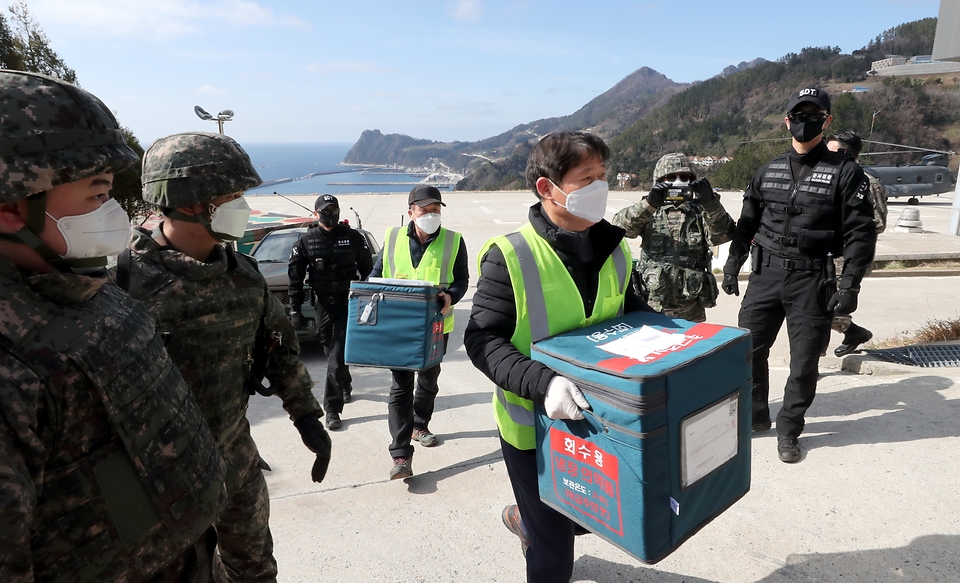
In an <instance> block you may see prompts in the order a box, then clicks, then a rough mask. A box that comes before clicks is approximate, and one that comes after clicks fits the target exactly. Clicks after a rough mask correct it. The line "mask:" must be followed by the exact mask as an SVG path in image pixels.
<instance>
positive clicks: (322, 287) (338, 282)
mask: <svg viewBox="0 0 960 583" xmlns="http://www.w3.org/2000/svg"><path fill="white" fill-rule="evenodd" d="M372 268H373V257H372V256H371V255H370V249H369V248H368V247H367V239H366V238H365V237H364V236H363V234H361V233H360V232H359V231H356V230H354V229H352V228H350V227H349V226H347V225H343V224H338V225H336V226H335V227H333V228H332V229H331V230H329V231H327V230H326V229H323V228H321V227H320V226H318V225H317V224H316V223H314V224H313V225H312V226H311V227H310V228H309V229H308V230H307V232H306V233H304V234H302V235H300V238H299V239H297V242H296V243H295V244H294V245H293V248H292V249H291V250H290V265H289V267H288V268H287V275H288V276H289V278H290V287H289V290H288V293H289V296H290V308H291V310H293V311H294V312H297V311H299V310H300V306H301V304H303V301H304V294H303V279H304V277H306V275H307V273H308V272H309V274H310V287H311V288H312V289H313V292H314V294H316V296H317V297H318V298H319V299H321V300H322V303H323V304H324V305H325V306H326V307H328V308H334V307H338V306H340V305H342V306H343V307H346V305H347V293H348V292H349V291H350V282H351V281H354V280H363V279H366V278H367V275H369V274H370V270H371V269H372Z"/></svg>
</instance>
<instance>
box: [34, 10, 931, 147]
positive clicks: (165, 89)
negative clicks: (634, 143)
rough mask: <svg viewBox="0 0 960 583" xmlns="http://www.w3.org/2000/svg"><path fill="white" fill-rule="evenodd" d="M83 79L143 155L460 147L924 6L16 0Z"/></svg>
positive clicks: (897, 20) (849, 41)
mask: <svg viewBox="0 0 960 583" xmlns="http://www.w3.org/2000/svg"><path fill="white" fill-rule="evenodd" d="M28 6H29V8H30V10H31V12H32V13H33V15H34V17H35V18H36V19H37V20H38V22H39V23H40V26H41V27H42V28H43V30H44V31H45V32H46V33H47V36H48V37H49V38H50V40H51V42H52V44H53V47H54V48H55V49H56V50H57V52H58V53H59V54H60V56H61V57H62V58H63V59H64V60H65V61H66V62H67V64H68V65H69V66H71V67H73V68H74V69H75V70H76V71H77V75H78V77H79V81H80V84H81V86H83V87H84V88H85V89H87V90H89V91H91V92H93V93H94V94H96V95H97V96H99V97H100V98H101V99H103V100H104V102H106V104H107V105H108V106H109V107H110V108H111V109H113V110H114V111H115V112H116V113H117V116H118V118H119V119H120V121H121V123H123V124H124V125H126V126H128V127H130V128H131V129H133V131H134V132H135V133H136V134H137V136H138V137H139V138H140V140H141V142H143V143H144V146H146V145H148V144H149V143H150V142H151V141H152V140H154V139H156V138H159V137H162V136H164V135H168V134H171V133H176V132H181V131H190V130H206V131H216V125H215V124H214V123H212V122H204V121H201V120H200V119H198V118H197V117H196V116H195V115H194V113H193V107H194V106H195V105H200V106H202V107H203V108H205V109H206V110H208V111H210V112H211V113H214V114H216V113H217V112H218V111H220V110H223V109H232V110H234V111H235V112H236V116H235V118H234V121H231V122H228V123H227V124H226V131H227V133H228V134H230V135H231V136H233V137H234V138H236V139H237V140H238V141H240V143H241V144H243V143H254V142H260V143H262V142H349V143H352V142H354V141H356V139H357V138H358V137H359V136H360V133H361V132H362V131H363V130H365V129H379V130H380V131H382V132H384V133H402V134H408V135H412V136H414V137H418V138H427V139H431V140H443V141H450V140H463V141H472V140H478V139H482V138H486V137H490V136H493V135H496V134H499V133H500V132H503V131H505V130H507V129H509V128H511V127H513V126H515V125H517V124H521V123H526V122H530V121H534V120H536V119H540V118H544V117H552V116H559V115H566V114H570V113H573V112H574V111H576V110H577V109H579V108H580V107H581V106H582V105H584V104H585V103H587V102H588V101H590V100H591V99H593V98H594V97H596V96H597V95H599V94H601V93H603V92H604V91H606V90H607V89H609V88H610V87H612V86H613V85H614V84H616V83H617V82H618V81H620V80H621V79H622V78H624V77H625V76H627V75H629V74H630V73H632V72H633V71H635V70H637V69H639V68H640V67H644V66H647V67H650V68H653V69H656V70H657V71H660V72H661V73H663V74H664V75H666V76H667V77H669V78H670V79H673V80H674V81H678V82H690V81H696V80H702V79H707V78H709V77H712V76H714V75H716V74H717V73H719V72H720V70H722V69H723V67H725V66H727V65H730V64H736V63H739V62H741V61H749V60H751V59H754V58H756V57H764V58H767V59H776V58H778V57H780V56H782V55H784V54H786V53H788V52H799V51H800V49H801V48H803V47H805V46H825V45H830V46H840V48H841V49H842V50H843V52H845V53H848V52H850V51H852V50H855V49H858V48H860V47H862V46H864V45H865V44H867V43H868V42H869V41H870V39H872V38H874V37H875V36H876V35H877V34H879V33H880V32H882V31H884V30H886V29H888V28H891V27H893V26H896V25H898V24H901V23H904V22H909V21H912V20H917V19H920V18H926V17H930V16H936V15H937V12H938V10H939V1H938V0H848V1H845V2H832V3H819V4H818V3H811V2H802V3H794V4H787V3H780V2H772V1H770V0H738V1H735V2H734V1H727V2H724V1H719V0H718V1H715V2H703V1H689V2H681V1H677V0H675V1H673V2H668V1H658V0H652V1H644V0H636V1H603V0H595V1H593V2H588V1H586V0H580V1H568V0H549V1H546V0H543V1H542V0H502V1H499V2H497V1H493V0H420V1H418V2H397V1H392V2H387V1H369V2H367V1H355V2H349V1H348V2H344V1H338V2H329V1H326V0H316V1H298V0H289V1H284V2H280V1H272V0H28Z"/></svg>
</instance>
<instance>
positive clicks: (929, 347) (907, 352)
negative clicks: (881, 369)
mask: <svg viewBox="0 0 960 583" xmlns="http://www.w3.org/2000/svg"><path fill="white" fill-rule="evenodd" d="M864 352H865V353H867V354H869V355H871V356H874V357H876V358H877V359H879V360H882V361H884V362H892V363H895V364H906V365H910V366H919V367H923V368H943V367H948V366H960V345H958V344H921V345H917V346H901V347H898V348H884V349H881V350H864Z"/></svg>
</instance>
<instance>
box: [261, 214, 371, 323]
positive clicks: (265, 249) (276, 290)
mask: <svg viewBox="0 0 960 583" xmlns="http://www.w3.org/2000/svg"><path fill="white" fill-rule="evenodd" d="M355 230H356V231H358V232H360V233H361V234H362V235H363V236H364V237H365V238H366V239H367V246H368V247H369V248H370V254H371V255H373V261H374V262H376V261H377V256H378V255H379V254H380V245H379V243H377V240H376V238H374V236H373V235H372V234H371V233H370V231H366V230H364V229H355ZM306 232H307V227H293V226H291V227H286V228H280V229H277V230H275V231H271V232H269V233H267V234H266V235H264V237H263V239H261V240H260V241H259V242H258V243H257V244H256V245H255V246H254V247H253V250H251V251H250V255H252V256H253V258H254V259H256V260H257V264H258V265H259V266H260V273H262V274H263V277H264V278H266V280H267V286H268V287H269V288H270V291H271V292H272V293H273V295H275V296H277V299H278V300H280V303H282V304H283V306H284V308H286V311H287V315H288V316H289V315H290V296H289V295H288V289H289V287H290V278H289V276H288V275H287V267H288V265H289V263H290V250H291V249H292V248H293V245H294V244H295V243H296V242H297V239H299V238H300V235H302V234H304V233H306ZM309 283H310V281H309V278H308V279H307V282H306V284H305V285H309ZM301 313H302V314H303V317H304V319H305V320H306V321H307V327H306V328H304V329H301V330H297V338H298V339H299V340H300V342H307V341H312V340H316V338H317V323H316V312H315V311H314V309H313V306H312V305H310V302H304V304H303V306H302V307H301Z"/></svg>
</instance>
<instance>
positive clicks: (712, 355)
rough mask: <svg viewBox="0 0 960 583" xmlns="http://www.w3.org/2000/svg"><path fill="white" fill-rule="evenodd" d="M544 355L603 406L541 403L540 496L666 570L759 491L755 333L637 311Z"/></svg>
mask: <svg viewBox="0 0 960 583" xmlns="http://www.w3.org/2000/svg"><path fill="white" fill-rule="evenodd" d="M531 356H532V358H533V359H534V360H538V361H540V362H543V363H545V364H547V365H548V366H549V367H550V368H552V369H554V370H556V371H557V372H558V373H560V374H562V375H563V376H565V377H568V378H570V379H571V380H573V381H574V382H575V383H576V385H577V386H578V387H580V389H581V390H582V391H583V394H584V396H585V397H586V399H587V401H588V402H589V403H590V406H591V408H592V411H585V417H586V418H585V419H583V420H581V421H568V420H558V421H554V420H552V419H550V418H548V417H547V416H546V413H545V412H544V410H543V407H542V405H537V410H536V431H537V472H538V474H539V482H540V498H541V499H542V500H543V501H544V502H545V503H546V504H548V505H550V506H551V507H553V508H555V509H557V510H558V511H560V512H562V513H563V514H565V515H566V516H568V517H570V518H571V519H573V520H574V521H576V522H578V523H579V524H581V525H582V526H584V527H585V528H587V529H588V530H590V531H591V532H593V533H594V534H597V535H599V536H601V537H603V538H605V539H607V540H609V541H610V542H612V543H613V544H615V545H617V546H619V547H620V548H622V549H623V550H625V551H627V552H628V553H630V554H631V555H633V556H634V557H636V558H637V559H639V560H641V561H643V562H645V563H656V562H657V561H659V560H661V559H663V558H664V557H666V556H667V555H669V554H670V553H671V552H673V551H674V550H675V549H676V548H677V547H678V546H680V544H682V543H683V541H685V540H686V539H687V538H689V537H690V536H692V535H693V534H694V533H696V532H697V531H698V530H699V529H700V528H702V527H703V526H704V525H706V524H707V523H709V522H710V521H711V520H713V519H714V518H715V517H716V516H717V515H719V514H720V513H721V512H723V511H724V510H726V509H727V508H728V507H730V506H731V505H732V504H733V503H734V502H736V501H737V500H738V499H740V497H742V496H743V495H744V494H746V493H747V491H749V490H750V431H751V427H750V422H751V397H750V393H751V383H752V381H751V368H750V359H751V341H750V335H749V332H748V331H747V330H743V329H741V328H731V327H727V326H718V325H715V324H707V323H700V324H694V323H693V322H688V321H686V320H679V319H676V320H675V319H673V318H670V317H668V316H664V315H662V314H655V313H650V312H635V313H630V314H626V315H624V316H619V317H617V318H614V319H611V320H607V321H606V322H602V323H600V324H596V325H593V326H589V327H586V328H582V329H579V330H573V331H570V332H567V333H564V334H558V335H556V336H552V337H550V338H545V339H544V340H541V341H539V342H537V343H535V344H533V346H532V354H531Z"/></svg>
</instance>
